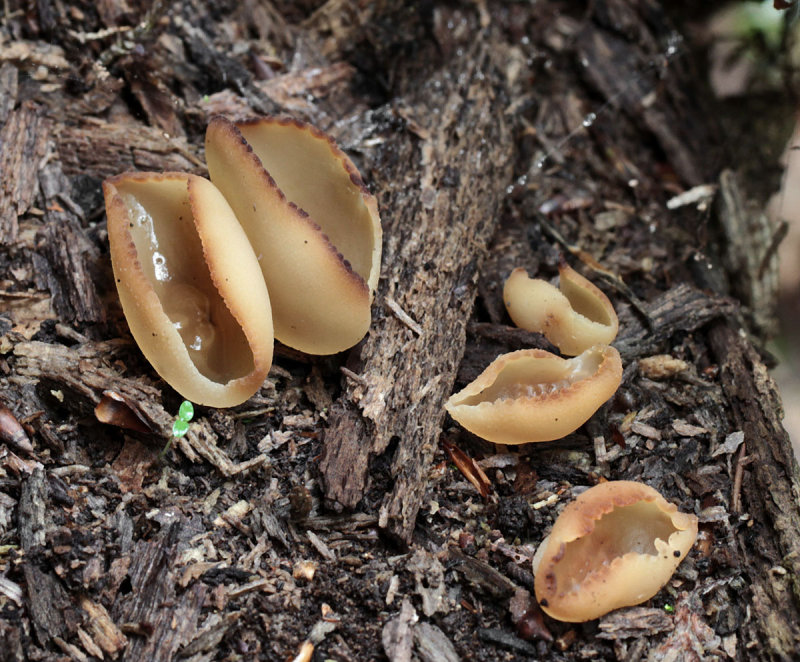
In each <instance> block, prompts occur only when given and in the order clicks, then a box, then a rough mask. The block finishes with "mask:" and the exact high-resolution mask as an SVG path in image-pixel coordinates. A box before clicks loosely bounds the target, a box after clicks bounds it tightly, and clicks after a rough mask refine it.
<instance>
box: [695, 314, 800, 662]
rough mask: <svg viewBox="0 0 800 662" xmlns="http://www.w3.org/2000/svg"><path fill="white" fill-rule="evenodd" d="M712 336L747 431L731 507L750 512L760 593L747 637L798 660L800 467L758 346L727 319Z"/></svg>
mask: <svg viewBox="0 0 800 662" xmlns="http://www.w3.org/2000/svg"><path fill="white" fill-rule="evenodd" d="M710 340H711V347H712V350H713V351H714V353H715V355H716V357H717V360H718V361H719V364H720V368H721V380H722V387H723V389H724V391H725V395H726V397H727V400H728V403H729V406H730V409H731V413H732V416H733V419H734V421H735V425H736V426H737V429H739V430H741V431H742V432H743V433H744V442H743V444H742V447H741V449H740V452H739V453H738V454H737V459H736V465H735V474H734V485H733V490H734V493H733V496H732V501H733V504H734V505H733V507H732V508H731V510H732V511H733V514H734V515H738V514H740V513H741V512H743V511H744V512H746V513H747V515H746V518H745V519H744V521H743V522H741V525H740V528H739V532H738V536H737V538H738V542H739V550H740V552H741V557H740V558H739V567H740V568H741V570H742V572H743V573H744V574H745V575H746V576H747V577H748V583H749V585H750V588H751V590H752V591H753V602H752V608H753V620H752V621H751V622H750V623H748V624H747V625H746V629H747V635H748V639H749V640H750V641H752V642H761V641H763V640H764V639H765V638H766V639H767V641H768V651H769V652H768V655H767V656H766V657H767V658H768V659H783V660H790V659H793V658H794V657H795V656H796V655H797V650H798V642H800V581H798V578H800V513H798V507H797V504H798V503H800V469H798V466H797V459H796V458H795V457H794V455H793V453H792V445H791V443H790V442H789V438H788V435H787V434H786V430H785V429H784V428H783V426H782V425H781V418H782V411H781V405H780V402H779V400H778V396H777V392H776V390H775V383H774V382H773V381H772V378H771V377H770V376H769V373H768V372H767V368H766V366H765V365H764V364H763V362H762V361H761V359H760V358H759V356H758V354H757V352H756V351H755V349H754V348H753V347H752V345H750V343H748V342H747V341H746V340H745V339H744V338H743V337H742V335H741V334H740V333H738V332H737V330H736V329H734V328H731V326H729V325H728V324H726V323H724V322H722V323H719V324H717V325H715V326H714V328H713V329H712V330H711V333H710ZM740 490H741V494H739V491H740ZM737 504H738V505H737Z"/></svg>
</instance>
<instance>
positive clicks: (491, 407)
mask: <svg viewBox="0 0 800 662" xmlns="http://www.w3.org/2000/svg"><path fill="white" fill-rule="evenodd" d="M503 300H504V302H505V305H506V309H507V310H508V313H509V315H510V317H511V319H512V320H513V321H514V323H515V324H516V325H517V326H519V327H521V328H523V329H527V330H528V331H536V332H539V333H542V334H544V336H545V337H546V338H547V339H548V340H549V341H550V342H551V343H553V344H554V345H555V346H556V347H558V349H559V351H560V352H561V353H562V354H565V355H567V356H572V357H573V358H568V359H565V358H561V357H560V356H557V355H555V354H552V353H550V352H547V351H544V350H540V349H526V350H520V351H516V352H511V353H509V354H505V355H503V356H500V357H498V358H497V359H495V360H494V361H493V362H492V363H491V364H490V365H489V366H488V367H487V368H486V370H484V371H483V373H481V374H480V375H479V376H478V377H477V378H476V379H475V381H473V382H472V383H470V384H468V385H467V386H466V387H465V388H464V389H462V390H461V391H459V392H458V393H455V394H454V395H452V396H451V397H450V399H449V400H448V401H447V403H446V404H445V408H446V409H447V411H448V412H449V413H450V415H451V416H452V417H453V419H455V420H456V421H457V422H458V423H460V424H461V425H462V426H464V427H465V428H466V429H467V430H469V431H470V432H472V433H474V434H476V435H477V436H479V437H482V438H483V439H486V440H488V441H492V442H494V443H496V444H506V445H516V444H526V443H532V442H540V441H553V440H555V439H560V438H562V437H564V436H566V435H567V434H569V433H571V432H573V431H575V430H576V429H577V428H579V427H580V426H581V425H583V424H584V423H585V422H586V421H587V420H588V419H589V418H590V417H591V416H592V415H593V414H594V413H595V412H596V411H597V410H598V409H599V408H600V406H602V404H603V403H604V402H606V401H607V400H609V399H610V398H611V397H612V396H613V395H614V393H615V392H616V391H617V389H618V388H619V385H620V382H621V381H622V360H621V358H620V355H619V352H617V350H616V349H614V348H613V347H611V346H610V345H609V343H611V342H612V341H613V340H614V338H616V335H617V331H618V329H619V321H618V319H617V315H616V312H615V311H614V307H613V305H612V304H611V302H610V301H609V299H608V297H606V295H605V294H604V293H603V292H602V291H601V290H600V289H599V288H597V287H596V286H595V285H594V284H592V283H591V282H590V281H589V280H587V279H586V278H584V277H583V276H581V275H580V274H579V273H578V272H576V271H575V270H574V269H572V268H571V267H570V266H569V265H567V264H566V263H565V262H564V261H562V262H561V264H560V265H559V284H558V287H556V286H555V285H553V284H551V283H550V282H548V281H546V280H542V279H538V278H537V279H532V278H530V277H529V276H528V274H527V273H526V272H525V270H524V269H515V270H514V271H513V272H512V273H511V275H510V276H509V278H508V280H507V281H506V284H505V287H504V288H503ZM696 538H697V517H695V516H694V515H692V514H687V513H681V512H678V509H677V507H676V506H675V505H674V504H671V503H669V502H668V501H666V500H665V499H664V498H663V497H662V496H661V495H660V494H659V493H658V492H657V491H656V490H654V489H653V488H652V487H649V486H648V485H645V484H643V483H639V482H634V481H624V480H619V481H607V482H603V483H599V484H598V485H595V486H594V487H591V488H589V489H588V490H586V491H585V492H583V493H582V494H581V495H580V496H578V498H577V499H576V500H575V501H573V502H572V503H570V504H568V505H567V506H566V507H565V508H564V509H563V511H562V512H561V514H560V515H559V516H558V518H557V519H556V522H555V524H554V525H553V529H552V531H551V532H550V535H549V536H548V537H547V538H545V540H544V541H543V542H542V544H541V545H540V546H539V548H538V549H537V552H536V555H535V557H534V560H533V569H534V576H535V581H534V589H535V593H536V598H537V600H538V601H539V604H540V605H541V607H542V609H543V610H544V611H545V612H546V613H547V614H548V615H549V616H551V617H552V618H555V619H558V620H561V621H568V622H581V621H588V620H592V619H595V618H599V617H600V616H602V615H604V614H606V613H608V612H609V611H612V610H614V609H618V608H620V607H627V606H632V605H637V604H640V603H642V602H644V601H646V600H649V599H650V598H652V597H653V596H654V595H655V594H656V593H658V591H660V590H661V588H663V586H664V585H665V584H666V583H667V582H668V581H669V579H670V578H671V577H672V575H673V573H674V572H675V569H676V568H677V567H678V565H679V564H680V562H681V561H682V560H683V558H684V557H685V556H686V554H688V552H689V550H690V549H691V547H692V545H693V544H694V542H695V540H696Z"/></svg>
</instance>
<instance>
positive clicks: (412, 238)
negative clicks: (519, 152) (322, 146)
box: [320, 39, 512, 542]
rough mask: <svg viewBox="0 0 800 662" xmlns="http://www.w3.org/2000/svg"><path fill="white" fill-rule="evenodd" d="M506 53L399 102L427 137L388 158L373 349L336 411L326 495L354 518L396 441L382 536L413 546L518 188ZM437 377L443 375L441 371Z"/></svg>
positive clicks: (490, 45)
mask: <svg viewBox="0 0 800 662" xmlns="http://www.w3.org/2000/svg"><path fill="white" fill-rule="evenodd" d="M503 56H504V50H503V48H502V44H501V43H498V42H497V40H496V39H495V40H492V39H490V40H489V41H488V42H486V41H480V42H479V43H478V44H476V46H475V47H474V48H471V49H470V50H467V51H466V52H465V53H464V55H463V56H462V57H460V58H456V59H454V60H453V61H452V62H451V63H450V65H449V67H448V68H447V69H446V70H445V71H442V72H439V73H437V74H436V75H435V76H434V77H433V78H431V79H430V80H428V81H426V82H425V84H424V85H422V86H421V87H420V89H419V90H417V91H416V93H415V94H414V95H413V96H411V97H409V98H403V99H401V100H400V103H401V104H403V106H404V108H405V110H404V113H407V114H406V118H407V119H410V120H413V121H414V123H415V126H416V127H417V129H416V131H415V132H416V135H413V134H412V135H409V134H403V135H401V136H398V137H397V138H396V139H394V140H391V141H390V142H389V143H388V144H386V145H385V146H384V150H383V153H384V155H385V161H382V162H380V163H378V164H376V168H377V169H378V170H379V171H380V172H381V173H382V176H383V177H385V181H386V183H387V185H388V186H387V188H388V191H389V192H388V194H387V195H383V196H381V198H380V204H381V208H382V209H385V210H387V212H388V213H387V214H385V216H386V217H387V218H386V223H385V228H384V231H385V233H386V235H387V241H386V245H385V249H384V258H383V261H384V265H385V266H384V269H383V271H382V273H381V281H382V282H381V287H380V289H379V291H378V294H377V297H376V304H375V308H376V311H377V312H376V315H375V321H374V323H373V326H372V329H371V331H370V334H369V337H368V338H367V339H366V340H365V341H364V343H363V344H362V346H361V348H360V349H359V350H358V351H357V352H356V353H354V356H353V357H351V362H352V365H353V368H351V369H352V370H353V372H354V373H355V374H354V376H353V377H351V378H350V379H348V384H347V387H346V389H345V392H344V393H343V394H342V396H341V397H340V398H339V400H338V401H337V403H336V404H335V405H334V409H333V411H332V416H331V419H330V425H329V427H328V429H327V430H326V432H325V442H324V446H323V455H322V460H321V462H320V469H321V471H322V477H323V481H324V483H325V493H326V496H327V497H328V498H330V499H333V500H335V501H336V502H338V503H340V504H341V505H343V506H345V507H348V508H353V507H354V506H356V505H357V504H358V502H359V501H360V500H361V499H362V497H363V496H364V494H365V492H366V490H367V488H368V483H369V468H370V465H369V462H370V459H371V458H373V457H375V456H376V455H380V454H381V453H383V452H384V451H385V450H386V449H387V447H388V446H389V444H390V443H391V442H392V441H393V440H394V442H395V444H396V446H397V448H396V452H395V453H394V457H393V458H392V459H391V467H390V469H389V474H390V475H389V477H388V479H389V480H390V481H391V483H392V484H393V487H392V489H391V491H390V492H389V493H388V494H387V495H386V497H385V500H384V502H383V504H382V505H381V511H380V512H381V515H380V521H381V526H382V527H385V528H387V529H388V530H389V531H391V532H392V533H394V534H395V535H396V536H398V537H399V538H400V539H402V540H404V541H405V542H409V541H410V539H411V535H412V532H413V529H414V523H415V520H416V515H417V512H418V510H419V508H420V505H421V499H422V497H423V494H424V490H425V484H426V476H427V474H428V472H429V471H430V467H431V463H432V461H433V455H434V451H435V449H436V442H437V438H438V436H439V433H440V431H441V427H442V421H443V419H444V411H443V409H442V401H443V400H444V399H445V398H446V397H447V396H448V395H449V394H450V392H451V391H452V388H453V382H454V380H455V375H456V371H457V369H458V364H459V361H460V359H461V357H462V355H463V353H464V345H465V342H466V331H465V329H466V324H467V320H468V319H469V316H470V313H471V312H472V306H473V301H474V299H475V291H476V283H477V274H478V271H479V270H480V267H481V264H482V262H483V258H484V256H485V253H486V248H487V245H488V243H489V240H490V239H491V237H492V234H493V232H494V230H495V228H496V226H497V222H498V219H499V217H500V214H501V211H502V195H503V190H504V186H505V185H506V183H507V182H508V181H509V180H510V178H511V165H512V160H511V155H512V145H511V143H510V133H509V127H508V124H507V120H506V118H505V117H503V113H502V111H503V106H504V103H505V101H506V95H505V91H504V89H503V75H504V74H503V71H502V68H501V67H502V63H503V61H504V57H503ZM434 365H435V366H436V367H435V369H434V370H432V367H433V366H434Z"/></svg>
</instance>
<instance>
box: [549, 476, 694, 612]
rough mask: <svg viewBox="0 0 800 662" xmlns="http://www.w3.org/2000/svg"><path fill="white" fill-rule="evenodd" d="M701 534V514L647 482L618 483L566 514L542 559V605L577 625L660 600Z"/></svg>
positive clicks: (591, 493)
mask: <svg viewBox="0 0 800 662" xmlns="http://www.w3.org/2000/svg"><path fill="white" fill-rule="evenodd" d="M696 538H697V517H695V516H694V515H691V514H686V513H681V512H678V509H677V507H676V506H675V505H673V504H671V503H669V502H668V501H666V500H665V499H664V497H662V496H661V495H660V494H659V493H658V492H657V491H656V490H654V489H653V488H652V487H649V486H648V485H645V484H644V483H637V482H632V481H624V480H621V481H610V482H607V483H600V484H599V485H596V486H595V487H592V488H590V489H588V490H586V492H584V493H583V494H581V495H580V496H579V497H578V498H577V499H575V501H573V502H572V503H570V504H569V505H567V506H566V507H565V508H564V510H563V511H562V512H561V515H559V517H558V519H557V520H556V522H555V524H554V525H553V530H552V531H551V533H550V535H549V536H548V538H546V539H545V541H544V542H543V543H542V546H541V547H540V549H539V550H538V551H537V553H536V557H535V558H534V574H535V575H536V578H535V582H534V588H535V591H536V599H537V600H538V601H539V604H540V605H541V607H542V609H543V610H544V611H545V612H546V613H547V614H548V615H549V616H551V617H552V618H555V619H558V620H560V621H567V622H570V623H577V622H582V621H589V620H592V619H594V618H599V617H600V616H602V615H603V614H606V613H608V612H610V611H612V610H614V609H618V608H620V607H630V606H633V605H638V604H640V603H642V602H644V601H645V600H649V599H650V598H652V597H653V596H654V595H655V594H656V593H658V591H659V590H660V589H661V588H662V587H663V586H664V585H665V584H666V583H667V582H668V581H669V579H670V577H672V575H673V573H674V572H675V569H676V568H677V567H678V565H679V564H680V562H681V561H682V560H683V558H684V557H685V556H686V554H688V553H689V550H690V549H691V547H692V545H693V544H694V542H695V539H696Z"/></svg>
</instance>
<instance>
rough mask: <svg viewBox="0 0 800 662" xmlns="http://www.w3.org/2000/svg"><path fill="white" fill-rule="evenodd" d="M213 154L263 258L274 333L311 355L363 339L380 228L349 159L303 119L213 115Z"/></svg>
mask: <svg viewBox="0 0 800 662" xmlns="http://www.w3.org/2000/svg"><path fill="white" fill-rule="evenodd" d="M206 160H207V161H208V170H209V174H210V176H211V180H212V181H213V182H214V184H216V185H217V186H218V187H219V189H220V190H221V191H222V193H223V194H224V195H225V197H226V198H227V200H228V202H229V203H230V205H231V207H232V208H233V210H234V211H235V213H236V216H237V217H238V218H239V221H240V222H241V224H242V227H243V228H244V230H245V232H246V233H247V236H248V238H249V240H250V243H251V244H252V246H253V248H254V249H255V252H256V254H257V255H258V259H259V262H260V264H261V269H262V271H263V274H264V279H265V280H266V283H267V287H268V289H269V293H270V299H271V302H272V312H273V322H274V325H275V337H276V338H277V339H278V340H280V341H281V342H282V343H284V344H286V345H289V346H290V347H294V348H295V349H299V350H300V351H303V352H307V353H309V354H333V353H335V352H340V351H342V350H344V349H347V348H349V347H352V346H353V345H355V344H356V343H357V342H359V341H360V340H361V339H362V338H363V337H364V335H365V334H366V333H367V330H368V329H369V325H370V321H371V315H370V306H371V303H372V296H373V293H374V290H375V287H376V286H377V282H378V275H379V271H380V256H381V225H380V218H379V216H378V207H377V203H376V201H375V198H374V197H373V196H372V195H370V193H369V192H368V191H367V189H366V187H365V186H364V183H363V182H362V180H361V177H360V175H359V174H358V171H357V170H356V168H355V166H354V165H353V163H352V162H351V161H350V159H349V158H347V156H346V155H345V154H344V153H343V152H342V151H341V150H340V149H339V148H338V147H337V146H336V145H335V144H334V142H333V141H332V140H331V139H330V138H328V137H327V136H325V135H324V134H323V133H321V132H320V131H318V130H316V129H314V128H312V127H309V126H307V125H305V124H302V123H300V122H296V121H293V120H278V119H275V118H269V117H265V118H258V119H254V120H247V121H243V122H238V123H236V124H234V123H232V122H230V121H228V120H227V119H224V118H222V117H215V118H213V119H212V120H211V122H210V123H209V125H208V130H207V132H206Z"/></svg>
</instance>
